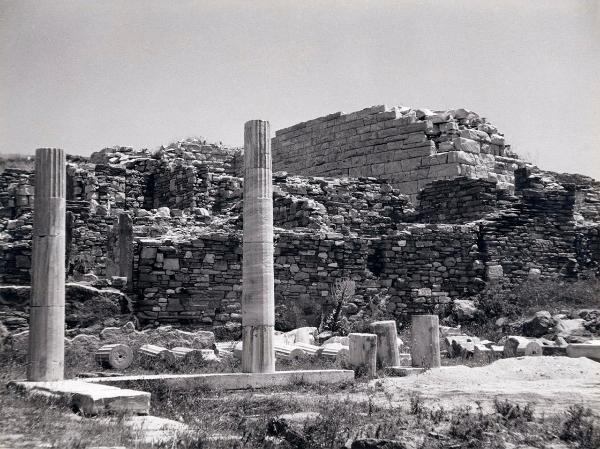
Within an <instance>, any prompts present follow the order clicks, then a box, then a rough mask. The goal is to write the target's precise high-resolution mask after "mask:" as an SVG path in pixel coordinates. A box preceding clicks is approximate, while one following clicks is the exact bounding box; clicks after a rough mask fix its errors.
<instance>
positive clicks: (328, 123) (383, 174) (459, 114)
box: [272, 106, 523, 201]
mask: <svg viewBox="0 0 600 449" xmlns="http://www.w3.org/2000/svg"><path fill="white" fill-rule="evenodd" d="M272 148H273V170H275V171H277V170H283V171H288V172H290V173H294V174H300V175H308V176H349V177H367V176H374V177H380V178H385V179H388V180H390V182H391V183H392V184H393V185H394V187H397V188H398V189H400V191H401V192H402V193H405V194H407V195H409V196H410V198H411V200H413V201H414V200H415V199H416V195H417V193H418V192H419V190H420V189H422V188H423V187H425V186H426V185H428V184H430V183H431V182H433V181H436V180H440V179H454V178H456V177H459V176H466V177H469V178H481V179H489V180H494V181H497V182H498V183H499V185H500V186H501V187H502V188H505V189H507V190H509V191H510V190H512V189H513V187H514V177H513V172H514V170H515V169H516V168H517V167H518V165H519V164H523V163H522V162H520V161H519V160H518V159H517V158H516V157H515V156H514V154H513V153H512V152H511V151H510V146H509V145H506V143H505V139H504V136H503V135H502V134H501V133H499V131H498V130H497V128H496V127H495V126H493V125H491V124H489V123H487V122H486V121H485V119H481V118H479V116H478V115H477V114H475V113H472V112H469V111H466V110H464V109H459V110H453V111H444V112H432V111H429V110H413V109H409V108H399V107H393V108H387V107H385V106H373V107H371V108H367V109H364V110H361V111H357V112H353V113H350V114H343V113H341V112H337V113H335V114H330V115H327V116H325V117H320V118H317V119H314V120H310V121H307V122H303V123H299V124H297V125H294V126H291V127H289V128H285V129H281V130H279V131H277V132H276V133H275V137H274V138H273V140H272Z"/></svg>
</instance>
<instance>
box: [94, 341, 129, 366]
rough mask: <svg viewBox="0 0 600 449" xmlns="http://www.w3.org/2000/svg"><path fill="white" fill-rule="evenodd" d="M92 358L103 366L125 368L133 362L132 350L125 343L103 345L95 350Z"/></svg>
mask: <svg viewBox="0 0 600 449" xmlns="http://www.w3.org/2000/svg"><path fill="white" fill-rule="evenodd" d="M94 358H95V360H96V362H98V363H99V364H100V365H102V367H103V368H111V369H119V370H120V369H126V368H129V367H130V366H131V363H132V362H133V351H132V350H131V348H130V347H129V346H127V345H122V344H114V345H104V346H102V347H101V348H99V349H98V350H97V351H96V354H94Z"/></svg>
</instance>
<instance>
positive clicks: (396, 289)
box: [134, 225, 481, 326]
mask: <svg viewBox="0 0 600 449" xmlns="http://www.w3.org/2000/svg"><path fill="white" fill-rule="evenodd" d="M478 257H479V254H478V250H477V228H476V227H474V226H449V225H406V226H405V227H404V229H403V230H402V231H399V232H398V233H397V235H394V236H387V237H385V238H364V237H348V236H344V235H342V234H340V233H336V232H329V233H325V234H314V233H306V232H293V231H280V232H278V233H276V244H275V258H274V264H275V265H274V267H275V279H276V282H275V296H276V309H277V316H278V322H279V323H287V324H289V325H290V326H296V325H302V324H310V325H315V324H318V321H319V319H320V314H321V308H322V306H323V303H324V302H325V301H326V300H327V299H328V297H329V294H330V290H331V287H332V284H333V282H334V281H335V280H336V279H341V278H351V279H353V280H355V282H356V283H357V296H356V297H355V298H354V306H353V310H354V311H355V313H357V312H358V311H359V310H360V309H361V308H364V307H367V306H368V300H369V298H370V297H372V296H373V295H374V294H375V293H383V294H385V295H387V296H389V303H388V306H387V307H388V309H387V310H388V312H389V313H391V314H395V315H397V316H406V315H407V314H409V313H417V312H430V311H443V310H444V308H445V307H447V306H448V304H449V303H450V301H451V299H450V297H451V296H452V297H457V296H460V295H461V294H464V293H466V292H467V291H472V290H473V287H472V286H473V285H477V283H474V282H473V280H474V278H475V277H477V276H478V275H481V273H480V272H478V271H477V264H476V263H475V261H476V260H478ZM242 263H243V260H242V247H241V236H240V234H239V232H235V233H231V234H223V233H213V234H207V235H199V236H197V237H196V238H195V239H194V240H191V241H172V240H152V239H140V240H139V242H138V246H137V249H136V255H135V270H134V273H138V275H137V276H138V277H137V278H136V279H135V280H134V282H135V286H136V290H137V291H138V292H140V296H141V297H143V299H141V300H139V301H138V302H137V315H138V317H139V318H140V319H142V320H143V321H145V322H154V321H156V322H161V323H164V322H167V323H168V322H189V323H196V324H200V325H202V324H204V325H207V326H212V325H223V324H226V323H227V322H229V321H234V322H235V321H239V320H241V315H240V310H241V309H240V307H241V306H240V301H241V291H242V284H241V282H242V271H241V266H242ZM474 267H475V268H474Z"/></svg>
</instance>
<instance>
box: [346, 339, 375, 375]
mask: <svg viewBox="0 0 600 449" xmlns="http://www.w3.org/2000/svg"><path fill="white" fill-rule="evenodd" d="M348 344H349V350H350V356H349V359H350V366H352V368H353V369H354V370H355V371H356V370H358V369H363V370H364V371H365V372H364V374H365V375H366V376H368V377H375V376H376V375H377V335H375V334H348Z"/></svg>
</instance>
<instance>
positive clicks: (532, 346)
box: [504, 335, 542, 357]
mask: <svg viewBox="0 0 600 449" xmlns="http://www.w3.org/2000/svg"><path fill="white" fill-rule="evenodd" d="M541 355H542V345H540V344H539V343H538V342H537V341H535V340H530V339H529V338H527V337H521V336H517V335H512V336H510V337H508V339H507V340H506V343H504V357H521V356H541Z"/></svg>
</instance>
